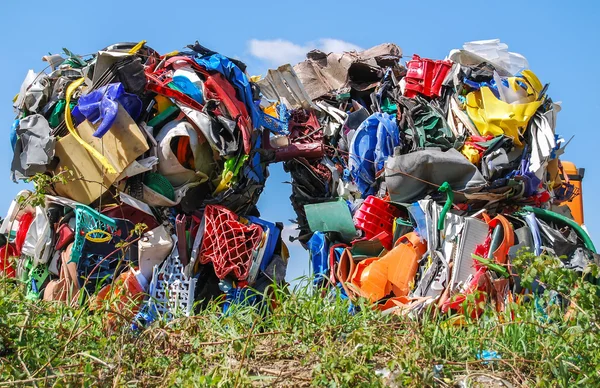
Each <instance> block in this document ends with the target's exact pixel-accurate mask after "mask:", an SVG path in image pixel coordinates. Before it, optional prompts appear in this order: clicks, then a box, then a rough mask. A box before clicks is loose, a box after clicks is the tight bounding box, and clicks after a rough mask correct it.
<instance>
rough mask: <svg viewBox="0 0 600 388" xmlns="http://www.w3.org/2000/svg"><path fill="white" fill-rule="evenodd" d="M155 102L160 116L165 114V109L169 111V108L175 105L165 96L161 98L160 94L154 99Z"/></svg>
mask: <svg viewBox="0 0 600 388" xmlns="http://www.w3.org/2000/svg"><path fill="white" fill-rule="evenodd" d="M154 101H156V110H157V111H158V113H159V114H160V113H162V112H164V110H165V109H167V108H168V107H170V106H172V105H173V102H171V100H170V99H168V98H167V97H165V96H161V95H160V94H157V95H156V96H155V97H154Z"/></svg>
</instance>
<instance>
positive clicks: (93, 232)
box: [85, 229, 112, 243]
mask: <svg viewBox="0 0 600 388" xmlns="http://www.w3.org/2000/svg"><path fill="white" fill-rule="evenodd" d="M94 235H96V236H94ZM97 235H104V236H103V237H97ZM85 239H86V240H88V241H91V242H94V243H105V242H109V241H110V240H111V239H112V235H111V234H110V233H108V232H107V231H105V230H102V229H94V230H90V231H89V232H87V233H86V234H85Z"/></svg>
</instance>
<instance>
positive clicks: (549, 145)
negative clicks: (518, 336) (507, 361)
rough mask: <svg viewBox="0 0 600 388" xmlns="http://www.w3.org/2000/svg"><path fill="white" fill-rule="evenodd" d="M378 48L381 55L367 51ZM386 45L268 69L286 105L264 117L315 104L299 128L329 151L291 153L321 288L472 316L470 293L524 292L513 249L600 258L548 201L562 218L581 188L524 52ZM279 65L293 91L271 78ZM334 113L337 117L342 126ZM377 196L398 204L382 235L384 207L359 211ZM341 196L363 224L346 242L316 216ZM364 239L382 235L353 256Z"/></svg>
mask: <svg viewBox="0 0 600 388" xmlns="http://www.w3.org/2000/svg"><path fill="white" fill-rule="evenodd" d="M382 48H387V49H386V50H384V51H386V55H382V56H369V55H366V54H365V53H367V52H376V51H377V52H379V51H381V50H382ZM393 48H397V46H395V45H391V44H387V45H380V46H377V47H375V48H373V49H370V50H366V51H364V52H360V53H356V52H351V53H322V52H319V51H311V52H309V53H308V54H307V59H306V60H305V61H303V62H301V63H299V64H297V65H295V66H294V71H293V72H291V71H290V70H289V67H285V66H281V67H280V68H279V69H278V70H277V71H270V73H269V80H268V82H269V85H270V88H269V103H270V104H273V100H275V96H274V95H273V94H275V93H279V95H278V97H279V98H278V102H276V103H275V105H277V104H279V105H281V106H283V109H278V108H275V109H272V108H270V110H269V111H268V114H271V115H273V116H274V118H275V119H277V120H280V121H283V122H284V124H285V122H286V120H288V119H289V117H293V115H294V113H295V112H297V111H299V110H301V111H302V112H306V110H307V108H306V106H307V105H308V104H312V111H313V112H314V114H315V115H316V117H317V118H318V120H319V123H320V128H316V127H315V126H314V125H313V128H314V129H313V130H312V131H310V136H309V135H306V136H305V137H307V138H313V139H319V141H320V142H322V143H323V146H324V149H325V153H324V155H318V154H317V155H313V154H308V153H307V154H305V155H303V157H297V158H295V159H292V160H288V161H285V166H286V169H287V171H289V172H290V173H291V176H292V196H291V200H292V204H293V206H294V209H295V210H296V212H297V215H298V219H297V221H298V228H299V229H300V233H299V237H298V239H299V240H300V241H301V242H302V243H303V244H305V247H306V248H307V249H308V250H309V252H310V256H311V258H312V262H313V270H314V273H315V277H316V279H315V280H316V282H315V284H317V285H319V286H328V285H329V286H331V287H336V286H337V287H338V288H339V289H341V290H342V293H343V294H345V296H347V297H350V298H351V299H354V298H357V297H359V296H362V297H366V298H368V299H370V300H371V301H372V302H373V303H376V304H377V306H378V308H380V309H383V310H385V309H388V308H389V309H393V310H394V311H402V312H410V311H418V310H419V309H422V308H423V307H424V306H426V305H429V304H431V303H436V304H437V305H438V306H440V307H441V308H442V310H443V311H446V310H449V309H450V310H456V311H459V312H461V313H467V312H464V311H462V301H464V300H465V299H466V295H467V294H469V293H473V292H475V291H484V294H483V295H488V297H487V299H488V300H489V301H490V302H491V303H492V304H494V305H495V306H496V309H497V310H499V311H500V310H502V309H503V308H504V306H505V304H506V302H507V301H509V300H512V297H513V294H514V293H517V292H520V291H519V290H518V287H519V285H518V279H517V278H515V277H514V276H513V273H512V272H511V264H510V262H511V258H514V257H515V255H516V250H515V249H516V248H517V247H519V248H524V249H530V250H531V251H535V253H536V254H540V253H541V252H542V251H545V252H549V253H551V254H555V255H556V256H557V257H559V256H561V257H563V258H564V257H566V259H563V262H564V263H565V266H566V267H567V268H573V269H574V270H582V268H583V267H585V265H586V264H588V263H590V262H593V261H597V258H598V256H597V255H596V252H595V248H594V246H593V244H591V240H590V238H589V236H588V235H587V233H585V232H583V233H582V230H583V229H581V227H580V226H579V225H577V223H576V222H575V221H573V220H572V219H569V218H568V217H565V216H561V215H558V214H556V213H554V212H553V211H552V210H551V209H557V210H558V209H560V211H561V212H564V213H567V214H569V210H568V209H569V208H568V207H567V206H565V204H569V203H570V202H571V201H572V200H573V199H575V198H577V199H575V201H576V203H579V204H580V201H581V190H580V187H578V188H575V186H573V184H572V183H570V182H568V175H567V174H566V173H565V172H564V169H563V168H562V167H561V162H560V160H559V159H558V156H560V155H562V154H563V153H564V145H565V142H564V140H562V139H561V138H560V137H559V136H558V135H557V134H556V132H555V129H556V114H557V112H558V111H560V105H558V104H556V103H554V102H553V101H552V100H551V98H550V97H549V95H548V94H547V93H548V85H544V84H543V83H542V82H541V81H540V80H539V79H538V77H537V76H536V75H535V73H533V71H531V70H530V69H528V68H527V66H528V63H527V60H526V59H525V58H524V57H523V56H521V55H520V54H516V53H510V52H508V50H507V46H506V45H504V44H502V43H500V42H499V41H498V40H491V41H478V42H469V43H466V44H465V45H464V47H463V49H462V50H452V51H451V52H450V54H449V56H448V58H446V59H444V60H433V59H427V58H421V57H419V56H418V55H414V56H413V58H412V60H410V61H408V62H407V65H406V66H407V68H405V67H404V66H403V65H402V64H401V62H400V59H401V50H400V49H399V48H398V49H397V50H396V49H393ZM388 49H389V50H388ZM391 49H393V50H391ZM390 50H391V51H390ZM387 51H389V52H387ZM277 74H281V75H280V77H281V78H283V77H285V79H286V82H288V83H290V84H291V85H294V88H293V89H291V90H290V89H288V90H284V89H283V88H282V87H276V86H277V85H276V84H275V83H274V81H273V78H274V76H275V75H277ZM294 76H297V79H294ZM299 84H302V85H303V86H304V87H305V91H303V90H301V89H300V90H299V89H298V85H299ZM306 95H308V96H310V98H311V99H312V101H303V98H304V99H305V98H306V97H305V96H306ZM290 100H291V101H293V103H290ZM300 101H302V104H303V105H302V106H301V107H300V106H299V102H300ZM262 106H263V109H264V107H265V106H267V104H263V105H262ZM271 106H272V105H271ZM325 107H326V108H325ZM332 110H337V111H340V112H343V113H344V116H339V117H344V122H343V124H342V125H341V127H340V129H339V130H336V131H331V130H330V115H329V111H332ZM264 111H265V113H267V110H264ZM281 111H283V112H289V113H288V114H287V115H285V116H283V115H278V112H281ZM303 114H306V113H303ZM273 136H275V135H273ZM277 137H278V142H280V140H279V138H280V137H281V136H280V135H277ZM288 138H290V141H292V139H291V137H290V136H289V135H288ZM561 147H562V148H561ZM561 178H566V180H567V182H566V184H567V186H564V184H565V180H564V179H561ZM578 196H579V197H578ZM374 199H376V200H377V201H381V202H383V203H385V204H387V205H388V206H391V207H393V208H394V209H396V211H397V213H395V215H394V217H397V218H396V219H395V222H394V223H393V225H394V230H386V227H385V225H387V222H386V221H385V217H383V215H384V214H386V212H385V211H384V210H383V209H381V210H379V211H374V212H365V211H364V208H365V204H366V203H367V202H368V203H369V204H372V203H373V200H374ZM340 202H345V203H346V205H347V206H346V207H347V208H348V209H350V211H351V214H352V216H353V218H354V222H355V226H356V227H357V230H358V231H359V235H357V236H355V237H354V238H352V239H350V240H349V239H348V237H347V236H344V235H343V234H344V233H340V232H342V231H341V230H331V227H330V226H329V224H326V223H324V222H323V221H321V220H327V219H333V218H334V217H339V215H340V213H339V211H337V212H335V214H334V213H333V212H330V213H331V214H327V213H326V212H327V209H328V207H327V206H324V205H327V204H328V203H331V204H333V203H340ZM442 205H444V206H442ZM561 205H562V206H561ZM314 206H318V207H319V209H321V211H320V212H318V213H317V212H313V211H312V208H313V207H314ZM369 206H371V205H369ZM572 207H573V209H577V210H579V211H580V209H581V206H579V207H575V206H572ZM309 210H311V211H309ZM409 214H410V216H409ZM382 217H383V218H382ZM575 218H576V219H578V220H581V219H582V216H581V214H575ZM548 220H550V221H548ZM317 225H320V226H319V227H318V226H317ZM325 225H327V227H325ZM365 225H368V226H369V229H365ZM372 231H378V232H380V233H373V232H372ZM392 236H394V238H393V240H391V237H392ZM409 236H410V237H409ZM414 236H417V237H418V238H417V239H416V240H418V241H420V243H415V242H414V240H415V238H414ZM365 241H370V242H376V241H379V243H380V249H379V250H378V251H377V252H374V253H371V254H370V255H366V256H365V255H357V254H354V253H353V250H354V247H357V246H359V245H360V244H362V243H364V242H365ZM407 241H411V242H412V243H406V242H407ZM381 244H383V246H382V245H381ZM420 244H423V245H424V246H425V249H422V246H421V245H420ZM342 252H343V253H342ZM474 255H477V256H474ZM413 266H415V267H414V268H413ZM504 275H506V277H503V276H504ZM407 277H408V279H407ZM400 278H402V279H404V280H402V281H400V280H399V279H400ZM317 280H318V281H317ZM479 298H482V297H479ZM484 299H486V298H484ZM484 299H481V301H482V300H484Z"/></svg>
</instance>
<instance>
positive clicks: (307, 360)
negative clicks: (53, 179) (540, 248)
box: [0, 279, 600, 387]
mask: <svg viewBox="0 0 600 388" xmlns="http://www.w3.org/2000/svg"><path fill="white" fill-rule="evenodd" d="M562 281H565V280H564V279H563V280H562ZM574 281H577V279H575V280H574ZM21 295H22V285H20V284H17V283H16V282H14V281H8V280H6V279H4V280H1V281H0V387H2V386H11V385H19V386H21V385H34V384H35V385H37V386H40V387H41V386H69V385H70V386H82V385H83V386H161V387H162V386H223V387H233V386H250V385H255V386H311V385H314V386H328V387H341V386H347V387H356V386H369V387H371V386H415V387H417V386H418V387H420V386H438V387H444V386H453V385H454V384H458V383H461V382H462V383H463V384H464V385H463V386H486V387H501V386H506V385H504V384H505V383H509V384H512V386H553V387H554V386H574V385H581V386H598V385H599V384H600V374H599V373H600V341H599V339H600V336H599V328H598V323H597V319H596V314H595V310H596V308H597V307H598V306H597V304H596V301H597V299H593V298H592V299H590V302H589V303H587V304H582V311H579V310H578V312H577V313H576V314H575V315H574V317H573V319H571V320H568V321H565V320H564V319H563V314H562V312H561V311H559V309H558V307H557V306H554V307H552V306H551V307H550V308H549V309H548V310H546V311H540V310H539V309H536V308H535V306H534V305H533V304H532V303H530V304H522V305H514V304H513V305H510V306H509V307H510V311H507V312H505V313H502V314H497V313H494V312H492V311H486V313H485V314H484V316H482V317H480V318H479V319H478V320H468V322H467V324H466V325H456V324H452V322H453V321H452V320H451V319H450V320H449V316H436V317H434V316H433V314H424V315H423V318H421V319H419V320H417V319H410V318H407V317H401V316H395V315H388V316H384V315H382V314H381V313H379V312H377V311H374V310H372V309H371V308H369V306H368V305H367V304H362V302H361V303H359V307H360V308H359V312H358V313H356V314H354V315H350V314H348V303H347V302H345V301H342V300H335V299H333V300H331V299H328V298H323V297H322V296H321V295H320V294H317V293H313V292H310V287H306V286H304V287H303V286H300V287H299V288H298V289H297V290H295V292H293V293H290V292H289V290H285V289H275V291H274V298H275V300H276V301H277V306H276V307H274V308H273V309H272V310H271V311H270V312H269V313H268V314H263V313H264V312H263V311H260V310H259V309H255V308H250V307H242V306H234V307H233V309H234V311H232V312H231V314H229V315H227V316H223V315H222V314H221V313H220V306H219V305H218V304H217V303H212V304H210V305H209V307H208V308H207V309H205V310H204V311H202V312H200V313H199V314H198V315H196V316H193V317H190V318H177V319H175V320H173V321H171V322H170V323H161V322H157V323H155V324H154V325H153V326H151V327H150V328H149V329H147V330H146V331H144V332H142V333H141V334H138V335H135V334H133V333H132V332H131V331H130V330H129V329H128V325H124V326H123V327H122V328H121V329H118V330H117V331H112V332H111V331H109V330H108V329H107V328H106V327H105V325H104V322H103V318H104V317H105V316H106V315H105V313H104V312H89V311H88V310H87V309H86V308H83V307H82V308H79V309H73V308H69V307H67V306H65V305H63V304H59V303H52V304H51V303H46V302H43V301H33V302H32V301H27V300H24V299H22V297H21ZM482 350H493V351H496V352H498V354H499V355H500V356H501V359H500V360H496V361H491V362H487V363H486V362H485V360H478V359H477V354H478V353H479V352H480V351H482ZM436 369H437V371H436ZM434 371H435V372H434Z"/></svg>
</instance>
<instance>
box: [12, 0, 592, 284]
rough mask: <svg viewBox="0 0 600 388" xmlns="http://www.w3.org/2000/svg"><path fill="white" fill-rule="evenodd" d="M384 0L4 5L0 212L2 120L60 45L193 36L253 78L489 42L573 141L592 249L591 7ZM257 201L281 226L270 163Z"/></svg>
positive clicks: (280, 175) (295, 257)
mask: <svg viewBox="0 0 600 388" xmlns="http://www.w3.org/2000/svg"><path fill="white" fill-rule="evenodd" d="M556 3H557V4H556V5H552V4H551V2H549V1H502V2H493V3H492V2H487V1H479V2H476V1H470V2H459V1H433V0H430V1H393V2H392V1H388V2H368V1H354V0H347V1H344V2H338V1H335V2H334V1H323V0H322V1H298V2H251V1H243V2H241V1H232V0H229V1H227V2H223V3H221V2H203V1H197V0H196V1H187V0H179V1H177V2H173V3H170V2H165V1H153V0H145V1H125V0H121V1H114V0H104V1H96V2H94V1H71V0H63V1H60V2H51V1H37V0H33V1H14V0H7V1H4V2H3V6H2V12H0V36H2V43H0V45H1V47H2V50H0V69H1V70H2V73H3V76H4V77H3V82H2V86H0V125H2V126H3V127H4V128H5V132H4V133H5V135H4V136H5V137H4V139H5V141H3V142H0V165H1V166H5V167H4V173H1V174H0V187H2V188H3V189H1V190H0V213H3V212H4V211H6V210H2V209H8V205H9V203H10V201H11V199H12V198H13V197H14V195H15V194H16V193H17V192H18V191H19V190H20V189H21V188H22V187H21V185H16V184H13V183H12V182H11V181H10V178H9V173H10V171H9V170H10V162H11V160H12V150H11V149H10V144H9V141H8V134H9V129H10V126H11V123H12V121H13V118H14V114H13V111H12V104H11V100H12V98H13V96H14V95H15V94H16V93H17V92H18V90H19V86H20V84H21V82H22V80H23V78H24V77H25V74H26V73H27V70H28V69H34V70H37V71H39V70H41V69H43V68H44V67H45V66H44V63H43V62H42V61H41V57H42V56H43V55H45V54H47V53H48V52H50V53H58V52H61V51H62V48H63V47H66V48H68V49H69V50H71V51H73V52H75V53H79V54H89V53H93V52H95V51H97V50H98V49H100V48H102V47H104V46H107V45H109V44H111V43H117V42H123V41H140V40H144V39H145V40H147V41H148V44H149V45H150V46H151V47H153V48H154V49H156V50H157V51H159V52H161V53H166V52H168V51H172V50H175V49H179V48H182V47H184V46H185V45H186V44H188V43H192V42H193V41H195V40H198V41H200V43H202V44H203V45H204V46H207V47H209V48H211V49H213V50H215V51H219V52H221V53H223V54H225V55H228V56H234V57H238V58H240V59H242V60H244V61H245V62H246V63H247V64H248V65H249V71H250V72H251V73H253V74H261V73H262V74H264V72H265V71H266V69H268V68H269V67H270V66H272V65H277V64H283V62H284V61H286V60H290V61H297V60H301V59H302V54H303V53H304V52H305V51H308V50H310V49H311V48H314V47H319V48H322V49H324V50H328V49H331V50H335V49H338V48H353V47H362V48H368V47H370V46H373V45H376V44H379V43H383V42H393V43H396V44H398V45H399V46H400V47H402V49H403V51H404V56H405V57H410V56H412V54H413V53H416V54H419V55H421V56H422V57H429V58H443V57H444V56H445V55H446V54H447V53H448V52H449V51H450V49H452V48H460V47H461V46H462V44H463V43H464V42H467V41H471V40H480V39H492V38H500V39H501V40H502V41H503V42H505V43H507V44H508V45H509V49H510V50H511V51H515V52H518V53H521V54H523V55H525V56H526V57H527V59H528V60H529V64H530V67H531V69H532V70H534V71H535V72H536V74H537V75H538V76H539V78H540V79H541V80H542V82H544V83H550V89H549V94H550V96H551V97H552V98H553V100H554V101H562V103H563V104H562V108H563V109H562V111H561V112H560V113H559V115H558V126H557V132H559V133H560V134H561V135H563V137H565V138H566V139H568V138H570V137H571V136H573V135H575V138H574V139H573V141H572V142H571V144H570V145H569V147H568V148H567V152H566V155H565V156H564V157H563V159H564V160H570V161H572V162H574V163H575V164H576V165H577V166H578V167H585V168H586V176H585V180H584V193H585V195H584V206H585V215H586V226H587V228H588V230H589V231H590V234H591V235H592V238H593V239H594V241H595V242H596V244H598V243H600V220H599V219H598V218H597V217H596V215H597V214H599V211H600V162H599V161H598V159H596V157H597V156H598V155H600V148H599V147H600V125H599V120H598V118H597V116H596V114H600V100H599V98H598V88H599V87H598V75H599V73H600V71H599V70H598V68H599V62H600V51H599V50H598V47H599V46H598V42H599V41H600V22H599V20H600V18H599V16H600V12H599V10H600V7H599V6H598V5H596V4H595V3H594V2H592V1H577V2H576V1H571V2H556ZM270 173H271V176H270V178H269V180H268V182H267V189H266V190H265V192H264V193H263V196H262V197H261V201H260V202H259V209H260V211H261V213H262V215H263V217H264V218H265V219H268V220H271V221H283V222H285V223H288V220H289V219H293V218H294V217H295V214H294V212H293V210H292V208H291V206H290V205H289V195H290V187H289V185H287V184H284V183H282V182H283V181H287V180H289V177H288V176H287V174H285V173H284V172H283V170H282V168H281V166H279V165H273V166H271V167H270ZM307 272H308V255H307V254H305V253H304V252H303V250H302V249H301V248H298V247H292V260H291V262H290V267H289V271H288V278H289V279H292V278H294V277H296V276H299V275H301V274H303V273H307Z"/></svg>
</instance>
